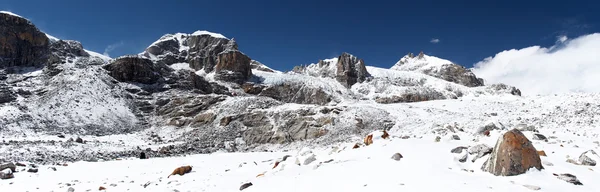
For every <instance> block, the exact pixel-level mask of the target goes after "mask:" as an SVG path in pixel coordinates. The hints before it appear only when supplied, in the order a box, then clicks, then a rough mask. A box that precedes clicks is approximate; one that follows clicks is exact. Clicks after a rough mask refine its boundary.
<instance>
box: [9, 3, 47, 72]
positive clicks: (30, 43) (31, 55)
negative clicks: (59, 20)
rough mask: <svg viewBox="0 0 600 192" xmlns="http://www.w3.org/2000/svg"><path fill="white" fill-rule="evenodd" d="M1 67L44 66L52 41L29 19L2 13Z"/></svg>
mask: <svg viewBox="0 0 600 192" xmlns="http://www.w3.org/2000/svg"><path fill="white" fill-rule="evenodd" d="M0 37H2V38H0V69H6V68H12V67H42V66H44V65H45V64H46V63H47V62H48V58H49V55H50V49H49V44H50V41H49V40H48V37H47V36H46V34H44V33H43V32H41V31H40V30H39V29H38V28H37V27H35V26H34V25H33V24H32V23H31V22H30V21H29V20H27V19H25V18H21V17H18V16H13V15H10V14H6V13H0Z"/></svg>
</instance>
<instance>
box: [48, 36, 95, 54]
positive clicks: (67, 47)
mask: <svg viewBox="0 0 600 192" xmlns="http://www.w3.org/2000/svg"><path fill="white" fill-rule="evenodd" d="M50 51H51V52H52V53H54V54H55V55H57V56H59V57H61V58H66V57H88V56H90V54H89V53H87V52H85V50H83V46H82V45H81V43H80V42H79V41H73V40H58V41H56V42H52V43H51V44H50Z"/></svg>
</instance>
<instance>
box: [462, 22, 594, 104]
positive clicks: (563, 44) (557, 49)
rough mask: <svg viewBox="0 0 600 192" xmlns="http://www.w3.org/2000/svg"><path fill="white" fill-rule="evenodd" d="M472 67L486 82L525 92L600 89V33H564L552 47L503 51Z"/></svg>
mask: <svg viewBox="0 0 600 192" xmlns="http://www.w3.org/2000/svg"><path fill="white" fill-rule="evenodd" d="M472 70H473V72H474V73H475V74H476V75H477V76H479V77H481V78H483V79H485V82H486V84H492V83H505V84H509V85H512V86H516V87H517V88H519V89H521V92H522V93H523V95H535V94H553V93H565V92H600V33H595V34H589V35H582V36H579V37H577V38H574V39H568V38H567V37H566V36H560V37H558V39H557V41H556V45H554V46H552V47H550V48H544V47H540V46H531V47H527V48H523V49H519V50H517V49H511V50H506V51H502V52H500V53H498V54H496V55H495V56H493V57H488V58H486V59H484V60H483V61H480V62H478V63H476V64H475V65H474V67H473V69H472Z"/></svg>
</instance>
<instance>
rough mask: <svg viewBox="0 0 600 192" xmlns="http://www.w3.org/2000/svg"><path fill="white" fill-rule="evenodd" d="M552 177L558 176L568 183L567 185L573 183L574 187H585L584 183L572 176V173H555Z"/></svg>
mask: <svg viewBox="0 0 600 192" xmlns="http://www.w3.org/2000/svg"><path fill="white" fill-rule="evenodd" d="M552 175H554V176H556V178H558V179H560V180H563V181H566V182H567V183H571V184H573V185H583V183H581V182H580V181H579V179H577V176H575V175H573V174H570V173H561V174H556V173H553V174H552Z"/></svg>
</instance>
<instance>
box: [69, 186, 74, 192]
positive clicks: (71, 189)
mask: <svg viewBox="0 0 600 192" xmlns="http://www.w3.org/2000/svg"><path fill="white" fill-rule="evenodd" d="M67 192H75V188H73V187H69V189H67Z"/></svg>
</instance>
